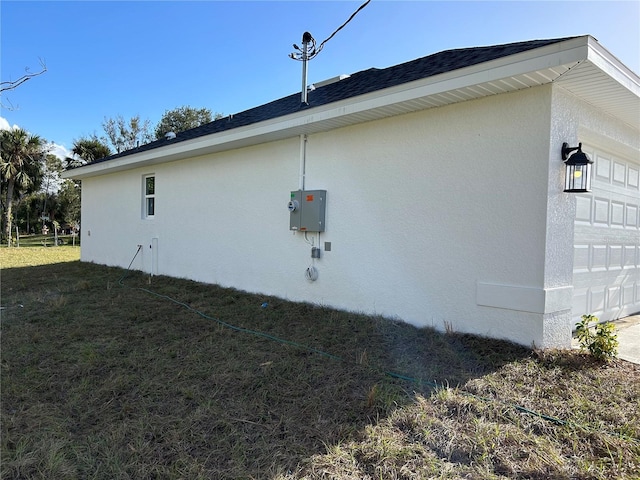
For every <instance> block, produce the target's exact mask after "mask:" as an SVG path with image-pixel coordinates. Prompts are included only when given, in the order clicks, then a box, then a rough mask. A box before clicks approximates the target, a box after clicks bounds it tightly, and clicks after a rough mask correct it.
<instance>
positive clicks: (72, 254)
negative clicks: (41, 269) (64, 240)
mask: <svg viewBox="0 0 640 480" xmlns="http://www.w3.org/2000/svg"><path fill="white" fill-rule="evenodd" d="M76 260H80V247H73V246H69V245H63V246H59V247H43V246H31V247H24V246H20V247H19V248H18V247H11V248H7V247H6V246H5V247H4V248H0V269H6V268H17V267H35V266H37V265H50V264H52V263H62V262H73V261H76Z"/></svg>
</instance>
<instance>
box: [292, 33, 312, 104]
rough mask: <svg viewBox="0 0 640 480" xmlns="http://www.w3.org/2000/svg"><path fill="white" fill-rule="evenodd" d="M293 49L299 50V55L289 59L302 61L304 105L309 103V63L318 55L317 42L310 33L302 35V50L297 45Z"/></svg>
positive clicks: (302, 100)
mask: <svg viewBox="0 0 640 480" xmlns="http://www.w3.org/2000/svg"><path fill="white" fill-rule="evenodd" d="M293 48H295V49H296V50H297V53H291V54H289V57H290V58H292V59H294V60H300V61H302V95H301V99H300V101H301V102H302V103H303V105H306V104H307V103H308V102H307V63H309V60H310V59H311V58H313V57H314V56H315V54H316V41H315V39H314V38H313V37H312V36H311V34H310V33H309V32H304V33H303V34H302V48H300V47H298V45H296V44H295V43H294V44H293Z"/></svg>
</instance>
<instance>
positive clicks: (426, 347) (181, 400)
mask: <svg viewBox="0 0 640 480" xmlns="http://www.w3.org/2000/svg"><path fill="white" fill-rule="evenodd" d="M15 250H27V251H32V252H33V254H34V255H40V254H41V251H39V250H40V249H22V248H21V249H3V250H0V259H1V260H2V265H3V271H2V307H3V309H2V311H1V335H2V359H1V375H2V377H1V380H2V404H1V412H2V422H1V431H0V433H1V440H0V442H1V458H0V460H1V462H0V469H1V470H0V471H1V477H2V478H3V479H5V478H6V479H14V478H15V479H18V478H30V479H39V478H42V479H44V478H47V479H48V478H65V479H75V478H78V479H80V478H81V479H128V478H167V479H179V478H189V479H211V478H216V479H239V478H256V479H263V478H267V479H279V480H285V479H287V480H292V479H303V478H309V479H329V478H331V479H342V480H346V479H366V478H371V479H373V478H376V479H377V478H385V479H413V478H425V479H426V478H444V479H447V478H450V479H453V478H470V479H486V478H489V479H491V478H495V479H498V478H505V479H506V478H522V479H525V478H527V479H535V478H539V479H543V478H567V479H568V478H572V479H573V478H576V479H599V478H602V479H605V478H607V479H608V478H621V479H625V478H627V479H632V478H637V472H638V471H640V443H639V442H640V441H639V440H638V439H639V437H640V411H639V410H640V409H639V408H638V399H639V398H640V369H639V368H638V367H637V366H635V365H632V364H629V363H626V362H623V361H620V360H613V361H612V362H610V363H609V364H606V365H605V364H601V363H597V362H594V361H593V359H592V358H591V357H589V356H588V355H585V354H581V353H579V352H575V351H573V352H531V351H530V350H528V349H525V348H522V347H519V346H516V345H513V344H510V343H507V342H500V341H493V340H488V339H483V338H478V337H474V336H470V335H459V334H455V333H448V334H441V333H437V332H434V331H432V330H426V329H415V328H413V327H410V326H409V325H406V324H403V323H399V322H394V321H390V320H387V319H382V318H372V317H367V316H363V315H356V314H352V313H345V312H338V311H334V310H331V309H328V308H323V307H318V306H314V305H309V304H300V303H290V302H285V301H283V300H279V299H277V298H271V297H265V296H261V295H250V294H246V293H243V292H240V291H236V290H232V289H223V288H219V287H216V286H211V285H203V284H199V283H195V282H190V281H186V280H178V279H172V278H167V277H153V278H152V279H150V278H149V277H148V276H146V275H143V274H141V273H137V272H129V273H127V272H124V271H123V270H121V269H116V268H109V267H104V266H99V265H94V264H85V263H80V262H78V261H70V262H66V263H53V264H50V265H46V264H44V263H46V262H44V261H43V260H40V265H37V263H38V262H37V261H36V260H31V261H26V260H25V265H37V266H30V267H22V268H18V267H15V268H7V267H6V265H8V264H9V263H8V260H7V257H6V255H7V252H11V253H9V255H14V253H13V251H15ZM43 250H47V251H49V250H64V248H60V247H59V248H49V249H43ZM150 292H154V293H150ZM159 295H160V296H159ZM176 302H179V303H176ZM265 302H266V303H267V304H268V305H267V306H266V308H263V307H262V304H263V303H265ZM185 305H188V306H189V308H186V307H185ZM230 325H231V326H233V327H234V328H230V327H229V326H230ZM278 339H282V341H280V340H278ZM323 352H326V353H323ZM391 372H397V373H402V374H404V375H406V376H408V377H411V378H412V379H416V381H413V380H411V379H402V378H398V377H394V376H391V375H389V374H388V373H391ZM418 379H421V381H420V380H418ZM435 381H437V384H438V385H439V387H438V388H434V385H436V382H435ZM530 412H537V413H540V414H542V415H544V417H543V416H539V415H534V414H531V413H530Z"/></svg>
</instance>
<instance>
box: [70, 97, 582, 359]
mask: <svg viewBox="0 0 640 480" xmlns="http://www.w3.org/2000/svg"><path fill="white" fill-rule="evenodd" d="M551 99H552V88H551V86H544V87H538V88H532V89H528V90H525V91H521V92H516V93H511V94H504V95H499V96H493V97H489V98H485V99H480V100H474V101H469V102H464V103H460V104H456V105H451V106H447V107H441V108H437V109H431V110H426V111H422V112H417V113H412V114H407V115H402V116H398V117H394V118H390V119H385V120H379V121H374V122H369V123H365V124H361V125H357V126H352V127H348V128H343V129H339V130H334V131H331V132H327V133H323V134H316V135H311V136H309V138H308V143H307V158H306V188H307V189H326V190H327V192H328V193H327V197H328V203H327V220H326V225H327V227H326V232H324V233H323V234H321V236H320V244H319V246H320V247H324V242H331V251H329V252H325V251H323V252H322V258H321V259H318V260H315V266H316V267H317V269H318V271H319V278H318V280H317V281H316V282H309V281H307V280H306V279H305V278H304V271H305V269H306V268H307V266H309V265H310V264H311V263H312V260H311V258H310V249H311V246H310V245H309V244H308V243H307V242H306V241H305V238H304V236H303V235H302V234H296V235H294V234H292V232H290V231H289V228H288V227H289V212H288V211H287V208H286V204H287V201H288V200H289V193H290V191H292V190H296V189H297V188H298V182H299V157H300V140H299V138H291V139H289V140H284V141H279V142H272V143H268V144H265V145H262V146H259V147H251V148H246V149H239V150H235V151H231V152H226V153H221V154H216V155H208V156H204V157H200V158H195V159H191V160H187V161H179V162H174V163H169V164H162V165H156V166H155V167H153V168H151V169H138V170H132V171H128V172H121V173H116V174H112V175H105V176H102V177H95V178H89V179H86V180H84V181H83V219H82V235H83V239H82V259H83V260H84V261H91V262H97V263H105V264H109V265H119V266H122V267H126V266H127V265H128V264H129V262H130V261H131V259H132V258H133V256H134V255H135V253H136V249H137V245H138V244H140V245H143V249H142V251H143V252H142V255H140V256H138V258H136V261H135V262H134V264H133V266H132V268H137V269H141V270H145V271H149V272H150V271H151V269H152V250H151V249H150V245H152V243H153V241H152V239H154V238H156V239H157V245H158V249H157V259H158V261H157V272H158V273H160V274H167V275H173V276H178V277H186V278H191V279H194V280H199V281H204V282H210V283H217V284H220V285H224V286H231V287H236V288H239V289H242V290H246V291H251V292H260V293H265V294H273V295H277V296H280V297H283V298H286V299H290V300H296V301H298V300H299V301H308V302H314V303H320V304H324V305H328V306H334V307H338V308H342V309H347V310H353V311H361V312H365V313H371V314H381V315H384V316H389V317H396V318H400V319H402V320H405V321H407V322H410V323H412V324H414V325H418V326H434V327H436V328H439V329H444V327H445V324H447V325H450V326H451V327H452V328H453V329H455V330H457V331H464V332H470V333H477V334H481V335H488V336H494V337H498V338H507V339H510V340H513V341H516V342H519V343H523V344H527V345H530V344H532V343H535V344H536V345H538V346H543V347H544V346H554V345H555V346H566V343H567V338H569V339H570V337H567V335H570V333H567V332H566V328H565V327H566V322H565V320H564V319H563V315H564V312H565V311H566V308H565V307H566V302H567V298H568V297H567V296H569V300H568V302H569V304H570V274H569V276H568V277H567V273H566V268H569V269H570V267H571V259H570V258H569V260H566V259H564V252H562V251H561V250H555V247H553V248H550V247H549V239H550V237H553V236H555V235H560V237H561V242H560V243H561V244H562V245H564V244H565V243H567V242H569V241H570V236H571V234H570V233H569V232H566V231H565V230H564V229H566V228H570V227H567V225H566V223H567V222H568V221H569V217H571V222H572V221H573V217H572V216H571V213H567V212H564V211H563V209H564V208H566V207H567V203H568V202H569V201H568V200H567V199H566V196H565V197H563V196H560V195H558V189H559V190H561V189H562V182H563V180H562V177H561V167H562V165H561V162H560V160H559V158H557V155H558V154H557V152H556V151H555V150H556V145H555V143H557V141H559V139H560V138H564V136H565V135H567V134H568V133H570V132H564V131H563V132H560V133H558V134H555V133H554V135H553V137H552V138H550V131H551V129H552V121H551V118H552V107H551ZM556 127H557V124H556V123H554V127H553V128H556ZM563 141H565V140H563ZM558 151H559V150H558ZM556 161H557V163H558V164H559V166H558V165H556V164H555V163H554V162H556ZM550 169H551V174H550V173H549V170H550ZM151 173H152V174H155V176H156V215H155V218H154V219H152V220H144V219H142V201H141V195H142V178H143V176H144V175H145V174H151ZM556 182H557V185H556ZM548 189H551V190H552V191H553V192H552V194H553V198H552V200H551V201H550V202H549V203H548V202H547V191H548ZM550 212H552V213H553V215H551V216H552V222H551V227H550V229H547V227H546V219H547V215H548V214H549V213H550ZM558 212H560V213H558ZM89 232H90V235H89ZM308 237H309V239H312V238H313V239H314V241H315V242H316V245H318V236H317V235H315V234H309V235H308ZM549 254H553V255H554V256H555V257H558V258H560V260H558V259H557V258H554V259H553V260H552V261H551V262H549V261H545V258H546V257H547V256H548V255H549ZM566 254H567V255H568V256H569V257H571V255H572V250H571V248H569V249H568V250H567V251H566ZM556 261H559V262H560V263H561V265H560V266H558V267H557V268H556V267H554V265H555V263H554V262H556ZM554 268H556V270H557V271H556V270H554ZM567 282H568V283H567ZM567 292H569V293H567ZM558 318H560V320H558ZM545 322H546V323H545ZM558 332H560V333H558Z"/></svg>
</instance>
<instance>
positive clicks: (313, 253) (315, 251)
mask: <svg viewBox="0 0 640 480" xmlns="http://www.w3.org/2000/svg"><path fill="white" fill-rule="evenodd" d="M311 258H320V247H311Z"/></svg>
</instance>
